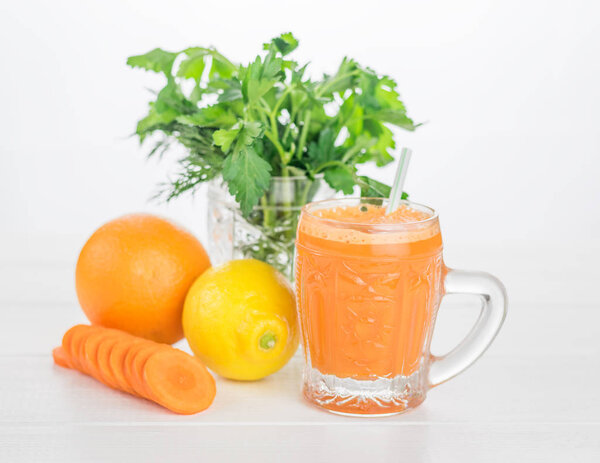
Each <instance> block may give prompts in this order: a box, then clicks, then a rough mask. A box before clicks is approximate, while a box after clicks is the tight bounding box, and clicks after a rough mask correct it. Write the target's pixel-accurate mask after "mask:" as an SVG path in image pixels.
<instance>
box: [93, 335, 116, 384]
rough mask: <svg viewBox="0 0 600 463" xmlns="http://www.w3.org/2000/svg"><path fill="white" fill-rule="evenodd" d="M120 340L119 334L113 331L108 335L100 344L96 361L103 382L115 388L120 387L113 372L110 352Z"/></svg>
mask: <svg viewBox="0 0 600 463" xmlns="http://www.w3.org/2000/svg"><path fill="white" fill-rule="evenodd" d="M118 342H119V336H118V335H116V334H114V333H111V334H109V335H107V336H106V338H105V339H104V340H102V341H101V342H100V344H99V345H98V351H97V352H96V363H97V365H98V372H99V373H100V375H101V376H102V382H103V383H104V384H106V385H107V386H109V387H112V388H113V389H116V388H118V387H119V386H118V383H117V379H116V378H115V375H114V374H113V372H112V368H111V367H110V360H109V359H110V352H111V350H112V349H113V347H114V346H115V345H116V344H117V343H118Z"/></svg>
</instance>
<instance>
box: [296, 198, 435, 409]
mask: <svg viewBox="0 0 600 463" xmlns="http://www.w3.org/2000/svg"><path fill="white" fill-rule="evenodd" d="M330 203H331V202H324V204H323V205H325V206H327V205H328V204H330ZM323 205H320V204H319V203H313V205H309V207H307V208H305V210H304V211H303V214H302V217H301V220H300V224H299V228H298V238H297V255H296V284H297V288H298V291H297V298H298V308H299V311H300V318H301V324H302V332H303V338H304V351H305V355H306V361H307V371H306V374H305V387H304V393H305V395H308V396H309V399H311V400H314V401H317V402H318V403H319V404H320V405H323V406H325V407H326V408H329V409H331V410H334V411H338V412H348V413H362V414H376V413H382V412H383V413H393V412H397V411H402V410H404V409H405V408H406V407H407V405H408V404H407V399H406V398H403V397H402V394H396V396H394V393H393V391H392V389H393V388H394V387H400V388H401V389H406V388H408V389H412V390H413V391H414V393H413V394H411V397H410V400H412V401H413V402H415V401H417V402H418V401H421V400H422V399H423V398H424V395H423V394H420V393H419V390H420V389H423V388H424V385H423V384H421V383H422V381H423V377H422V376H423V375H421V374H420V368H421V366H422V365H423V364H424V362H426V361H427V359H426V358H424V357H426V352H427V350H428V347H429V341H430V334H431V332H432V325H433V320H434V319H435V312H436V310H437V307H438V304H439V299H440V296H441V289H440V284H441V281H442V271H443V264H442V238H441V235H440V229H439V224H438V220H437V217H436V216H435V214H434V212H433V211H432V210H431V209H428V208H425V207H423V206H417V205H411V204H409V203H404V204H402V205H401V207H400V208H399V209H398V210H396V211H395V212H394V213H392V214H390V215H386V214H385V207H384V206H383V205H382V201H381V200H371V201H365V200H363V202H362V203H360V204H358V203H351V204H345V203H344V202H343V200H342V203H341V204H340V203H335V202H334V203H333V207H320V206H323ZM328 383H330V384H328ZM359 385H361V386H365V385H366V386H371V387H372V388H375V389H376V388H377V387H378V385H379V386H384V385H385V387H384V390H383V391H382V393H381V396H380V397H377V396H376V395H374V396H373V397H371V399H372V400H366V399H365V398H364V397H362V396H361V395H358V396H357V397H354V398H353V397H351V395H348V394H346V395H343V394H342V397H338V395H336V392H335V391H336V389H340V388H341V389H344V388H345V389H347V390H348V391H350V390H352V387H353V386H359ZM322 386H325V387H322Z"/></svg>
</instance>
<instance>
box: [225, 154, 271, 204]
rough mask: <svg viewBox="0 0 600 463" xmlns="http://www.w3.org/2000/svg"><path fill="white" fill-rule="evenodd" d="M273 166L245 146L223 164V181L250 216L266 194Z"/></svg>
mask: <svg viewBox="0 0 600 463" xmlns="http://www.w3.org/2000/svg"><path fill="white" fill-rule="evenodd" d="M270 172H271V166H270V165H269V164H268V163H267V162H266V161H265V160H264V159H263V158H261V157H260V156H259V155H258V154H257V153H256V151H255V149H254V148H253V147H252V146H244V147H243V148H242V149H240V150H236V151H234V152H233V153H232V154H230V155H229V156H228V157H227V158H226V159H225V162H224V164H223V179H224V180H225V181H226V182H227V184H228V186H229V192H230V193H231V194H232V195H233V196H235V199H236V200H237V201H238V202H239V204H240V208H241V209H242V213H244V214H245V215H248V214H249V213H250V211H252V208H253V207H254V206H255V205H256V203H258V200H259V199H260V198H261V197H262V195H264V194H265V191H267V189H268V188H269V184H270V181H271V173H270Z"/></svg>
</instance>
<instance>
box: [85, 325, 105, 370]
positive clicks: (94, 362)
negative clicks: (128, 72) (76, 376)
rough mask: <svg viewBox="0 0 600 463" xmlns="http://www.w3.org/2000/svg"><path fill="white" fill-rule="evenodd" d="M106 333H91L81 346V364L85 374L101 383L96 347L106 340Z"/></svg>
mask: <svg viewBox="0 0 600 463" xmlns="http://www.w3.org/2000/svg"><path fill="white" fill-rule="evenodd" d="M106 336H107V333H106V332H103V331H96V332H93V333H91V334H90V335H89V336H88V337H87V339H86V340H85V342H84V343H83V345H82V357H81V364H82V366H83V368H84V369H85V371H86V372H87V374H89V375H90V376H93V377H94V378H96V379H97V380H98V381H100V382H102V374H101V372H100V370H99V369H98V347H99V346H100V344H101V343H102V342H103V341H104V340H106Z"/></svg>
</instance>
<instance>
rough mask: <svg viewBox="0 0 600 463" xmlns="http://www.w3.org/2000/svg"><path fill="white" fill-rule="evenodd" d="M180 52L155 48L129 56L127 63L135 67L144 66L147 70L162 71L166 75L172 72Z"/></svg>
mask: <svg viewBox="0 0 600 463" xmlns="http://www.w3.org/2000/svg"><path fill="white" fill-rule="evenodd" d="M177 55H178V53H171V52H169V51H165V50H162V49H160V48H155V49H154V50H152V51H149V52H148V53H145V54H143V55H137V56H130V57H129V58H127V64H128V65H129V66H131V67H133V68H142V69H146V70H147V71H154V72H162V73H164V74H165V75H170V74H171V69H172V68H173V63H174V62H175V58H177Z"/></svg>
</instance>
